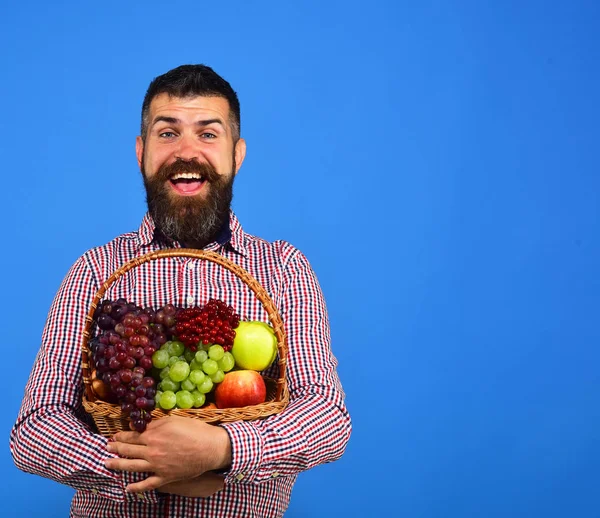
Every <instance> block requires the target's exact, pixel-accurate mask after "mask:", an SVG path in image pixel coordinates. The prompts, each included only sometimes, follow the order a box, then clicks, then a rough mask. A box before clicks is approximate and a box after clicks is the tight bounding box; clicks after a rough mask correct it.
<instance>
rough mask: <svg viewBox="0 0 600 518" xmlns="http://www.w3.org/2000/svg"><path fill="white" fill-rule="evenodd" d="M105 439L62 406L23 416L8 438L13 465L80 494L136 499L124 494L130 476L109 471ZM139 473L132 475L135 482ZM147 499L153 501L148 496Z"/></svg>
mask: <svg viewBox="0 0 600 518" xmlns="http://www.w3.org/2000/svg"><path fill="white" fill-rule="evenodd" d="M106 442H107V439H106V438H105V437H103V436H101V435H98V434H95V433H93V432H92V430H91V429H90V428H89V427H88V426H86V425H85V424H84V423H82V422H81V421H80V420H79V419H77V417H76V416H75V415H74V413H73V412H72V410H71V409H69V408H67V407H65V405H49V406H45V407H41V408H38V409H35V410H32V411H31V412H28V413H24V414H23V415H22V416H21V417H20V418H19V420H18V421H17V423H16V424H15V426H14V428H13V430H12V433H11V436H10V449H11V453H12V456H13V460H14V462H15V465H16V466H17V467H18V468H19V469H21V470H23V471H25V472H27V473H32V474H35V475H40V476H43V477H46V478H49V479H51V480H54V481H56V482H59V483H61V484H65V485H68V486H71V487H73V488H74V489H76V490H79V491H85V492H93V493H95V494H98V495H100V496H102V497H104V498H108V499H111V500H115V501H126V500H130V499H133V498H135V495H129V494H128V493H126V492H125V487H126V486H127V484H129V483H131V482H133V481H134V479H133V478H132V476H131V475H130V474H123V473H117V472H112V471H110V470H108V469H106V468H105V467H104V460H105V459H106V458H108V457H111V456H112V455H111V454H109V453H108V452H107V451H106ZM139 477H140V474H136V475H135V479H137V478H139ZM148 498H150V499H152V498H156V495H153V494H150V495H148Z"/></svg>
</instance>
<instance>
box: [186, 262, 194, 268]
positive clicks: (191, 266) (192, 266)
mask: <svg viewBox="0 0 600 518" xmlns="http://www.w3.org/2000/svg"><path fill="white" fill-rule="evenodd" d="M187 267H188V270H193V269H194V263H192V262H190V263H188V264H187Z"/></svg>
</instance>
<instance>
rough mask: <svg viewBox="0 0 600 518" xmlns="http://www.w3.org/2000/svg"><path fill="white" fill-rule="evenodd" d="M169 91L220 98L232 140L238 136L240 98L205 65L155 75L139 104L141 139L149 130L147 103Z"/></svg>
mask: <svg viewBox="0 0 600 518" xmlns="http://www.w3.org/2000/svg"><path fill="white" fill-rule="evenodd" d="M164 93H166V94H169V95H170V96H172V97H195V96H198V95H200V96H205V97H223V98H224V99H226V100H227V102H228V103H229V119H230V120H229V124H230V125H231V130H232V133H233V141H234V142H237V140H238V139H239V138H240V129H241V124H240V122H241V121H240V101H239V100H238V96H237V94H236V93H235V91H234V90H233V88H231V85H230V84H229V83H228V82H227V81H225V79H223V78H222V77H221V76H220V75H219V74H217V73H216V72H215V71H214V70H213V69H212V68H210V67H207V66H206V65H181V66H179V67H177V68H174V69H173V70H169V71H168V72H166V73H165V74H163V75H160V76H158V77H155V78H154V79H153V80H152V82H151V83H150V86H148V90H147V91H146V95H145V97H144V103H143V104H142V127H141V132H142V133H141V135H142V139H143V140H145V139H146V131H147V130H148V123H149V121H148V114H149V112H150V103H151V102H152V99H154V98H155V97H156V96H157V95H160V94H164Z"/></svg>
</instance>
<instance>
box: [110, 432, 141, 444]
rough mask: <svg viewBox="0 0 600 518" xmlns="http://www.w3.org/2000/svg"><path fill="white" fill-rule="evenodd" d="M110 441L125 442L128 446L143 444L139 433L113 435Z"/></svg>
mask: <svg viewBox="0 0 600 518" xmlns="http://www.w3.org/2000/svg"><path fill="white" fill-rule="evenodd" d="M112 441H113V442H114V441H117V442H126V443H129V444H145V442H144V439H143V437H142V434H141V433H139V432H117V433H116V434H115V435H113V437H112ZM109 444H110V443H109Z"/></svg>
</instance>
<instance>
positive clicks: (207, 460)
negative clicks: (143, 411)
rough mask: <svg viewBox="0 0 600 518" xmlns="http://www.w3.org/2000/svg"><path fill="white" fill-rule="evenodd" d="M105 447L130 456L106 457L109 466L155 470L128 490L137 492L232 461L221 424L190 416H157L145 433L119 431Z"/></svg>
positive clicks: (218, 467) (196, 474)
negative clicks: (213, 423) (159, 417)
mask: <svg viewBox="0 0 600 518" xmlns="http://www.w3.org/2000/svg"><path fill="white" fill-rule="evenodd" d="M106 448H107V450H108V451H110V452H112V453H116V454H118V455H119V456H120V457H127V458H119V459H114V458H112V459H107V460H106V461H105V465H106V467H107V468H108V469H113V470H118V471H135V472H151V473H153V474H152V475H150V476H149V477H148V478H147V479H145V480H143V481H142V482H137V483H135V484H130V485H129V486H127V491H130V492H134V493H137V492H142V491H149V490H152V489H157V488H160V487H161V486H164V485H165V484H169V483H171V482H176V481H179V480H184V479H193V478H196V477H198V476H199V475H202V474H203V473H205V472H207V471H212V470H216V469H222V468H226V467H228V466H229V465H230V464H231V443H230V441H229V434H228V433H227V432H226V431H225V430H224V429H223V428H221V427H220V426H215V425H210V424H207V423H205V422H203V421H200V420H198V419H193V418H189V417H179V416H169V417H163V418H161V419H157V420H155V421H152V422H150V423H149V424H148V427H147V428H146V431H144V432H143V433H138V432H119V433H117V434H115V436H114V437H113V441H112V442H109V443H108V444H107V446H106Z"/></svg>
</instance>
